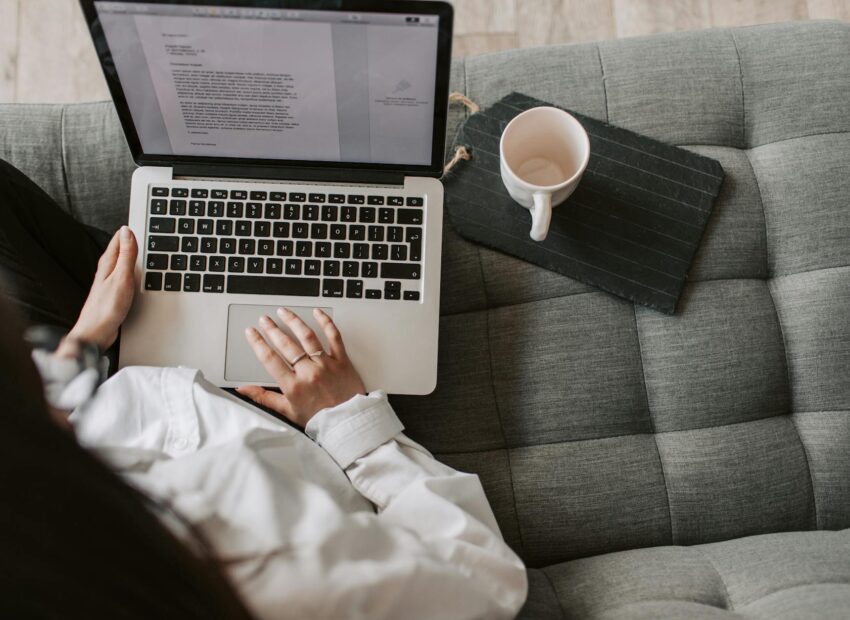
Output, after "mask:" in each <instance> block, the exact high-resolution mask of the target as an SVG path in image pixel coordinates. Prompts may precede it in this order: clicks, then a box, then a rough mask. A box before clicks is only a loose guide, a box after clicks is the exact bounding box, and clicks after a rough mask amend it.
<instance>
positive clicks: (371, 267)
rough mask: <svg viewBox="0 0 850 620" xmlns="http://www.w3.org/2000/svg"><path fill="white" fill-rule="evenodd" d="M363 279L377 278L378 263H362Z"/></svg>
mask: <svg viewBox="0 0 850 620" xmlns="http://www.w3.org/2000/svg"><path fill="white" fill-rule="evenodd" d="M363 277H364V278H377V277H378V263H373V262H372V261H369V262H367V263H363Z"/></svg>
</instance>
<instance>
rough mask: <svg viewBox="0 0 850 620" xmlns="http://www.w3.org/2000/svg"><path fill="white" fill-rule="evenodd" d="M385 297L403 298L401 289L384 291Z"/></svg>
mask: <svg viewBox="0 0 850 620" xmlns="http://www.w3.org/2000/svg"><path fill="white" fill-rule="evenodd" d="M384 299H401V291H384Z"/></svg>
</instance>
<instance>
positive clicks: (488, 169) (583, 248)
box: [443, 93, 724, 314]
mask: <svg viewBox="0 0 850 620" xmlns="http://www.w3.org/2000/svg"><path fill="white" fill-rule="evenodd" d="M541 105H551V104H547V103H546V102H543V101H540V100H537V99H534V98H532V97H528V96H526V95H522V94H519V93H511V94H510V95H508V96H507V97H505V98H503V99H501V100H500V101H498V102H497V103H496V104H494V105H493V106H492V107H490V108H487V109H485V110H482V111H481V112H479V113H477V114H473V115H472V116H470V117H469V118H468V119H467V120H466V121H465V123H464V124H463V125H462V126H461V128H460V130H459V133H458V136H457V138H456V140H455V144H456V145H464V146H466V147H467V148H468V149H469V150H470V151H471V154H472V159H471V160H469V161H461V162H459V163H458V164H457V166H455V167H454V168H453V169H452V170H451V171H450V172H449V173H447V174H446V176H445V177H444V179H443V184H444V186H445V190H446V207H447V210H448V215H449V220H450V221H451V223H452V226H453V227H454V228H455V230H457V231H458V233H459V234H460V235H462V236H464V237H466V238H468V239H470V240H472V241H475V242H477V243H480V244H482V245H485V246H487V247H490V248H493V249H496V250H500V251H502V252H505V253H507V254H511V255H513V256H516V257H518V258H522V259H524V260H526V261H528V262H530V263H533V264H535V265H539V266H540V267H544V268H546V269H550V270H552V271H556V272H558V273H561V274H563V275H565V276H570V277H572V278H575V279H576V280H580V281H582V282H585V283H586V284H590V285H592V286H596V287H597V288H600V289H602V290H604V291H607V292H609V293H613V294H614V295H618V296H619V297H624V298H626V299H629V300H631V301H634V302H636V303H639V304H642V305H645V306H649V307H650V308H654V309H655V310H659V311H661V312H664V313H665V314H673V313H674V312H675V310H676V303H677V302H678V299H679V295H680V294H681V291H682V287H683V285H684V282H685V279H686V277H687V273H688V269H689V268H690V266H691V262H692V261H693V258H694V255H695V254H696V251H697V248H698V246H699V243H700V239H701V238H702V235H703V232H704V230H705V226H706V223H707V222H708V218H709V216H710V215H711V210H712V207H713V205H714V200H715V198H716V197H717V194H718V193H719V191H720V186H721V184H722V182H723V176H724V173H723V168H722V167H721V165H720V163H719V162H717V161H715V160H713V159H709V158H707V157H702V156H700V155H696V154H694V153H691V152H689V151H686V150H684V149H681V148H677V147H674V146H670V145H667V144H664V143H662V142H658V141H657V140H652V139H650V138H647V137H644V136H641V135H638V134H636V133H634V132H631V131H628V130H625V129H621V128H618V127H614V126H611V125H608V124H606V123H603V122H602V121H598V120H595V119H592V118H589V117H587V116H583V115H581V114H578V113H576V112H573V111H571V110H567V111H568V112H570V114H572V115H573V116H575V117H576V118H577V119H578V120H579V122H581V124H582V125H583V126H584V128H585V129H586V130H587V133H588V135H589V136H590V151H591V154H590V162H589V163H588V166H587V170H586V171H585V173H584V176H583V177H582V180H581V182H580V183H579V186H578V188H577V189H576V191H575V192H574V193H573V195H572V196H570V197H569V198H568V199H567V200H566V202H564V203H563V204H562V205H560V206H559V207H557V208H556V209H554V210H553V211H552V223H551V225H550V227H549V235H548V236H547V238H546V240H545V241H542V242H536V241H532V240H531V238H530V237H529V234H528V233H529V230H530V228H531V214H530V213H529V212H528V211H527V210H526V209H524V208H522V207H521V206H519V205H518V204H517V203H515V202H514V201H513V200H512V199H511V197H510V196H509V195H508V192H507V190H506V189H505V187H504V185H503V184H502V181H501V176H500V173H499V138H500V137H501V134H502V131H503V130H504V128H505V126H506V125H507V124H508V122H509V121H510V120H511V119H512V118H513V117H514V116H516V115H517V114H519V113H520V112H522V111H524V110H528V109H529V108H533V107H536V106H541Z"/></svg>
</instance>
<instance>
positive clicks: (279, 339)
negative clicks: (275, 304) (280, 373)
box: [260, 315, 304, 366]
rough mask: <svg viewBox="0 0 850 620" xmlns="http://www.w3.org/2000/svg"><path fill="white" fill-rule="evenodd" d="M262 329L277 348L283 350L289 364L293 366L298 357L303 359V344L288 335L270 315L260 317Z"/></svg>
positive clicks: (284, 357) (282, 352)
mask: <svg viewBox="0 0 850 620" xmlns="http://www.w3.org/2000/svg"><path fill="white" fill-rule="evenodd" d="M260 329H262V330H263V333H264V334H265V335H266V337H267V338H268V339H269V340H271V342H272V344H273V345H274V346H275V348H276V349H277V350H278V351H280V352H281V354H282V355H283V359H285V360H286V363H287V365H289V366H292V365H293V364H292V363H293V362H296V360H298V358H301V359H303V357H302V356H303V355H304V349H302V348H301V345H299V344H298V343H297V342H295V341H294V340H293V339H292V338H290V337H289V336H287V335H286V334H285V333H284V332H283V330H282V329H280V327H278V326H277V323H275V322H274V321H272V320H271V318H270V317H267V316H265V315H263V316H261V317H260ZM296 363H298V362H296Z"/></svg>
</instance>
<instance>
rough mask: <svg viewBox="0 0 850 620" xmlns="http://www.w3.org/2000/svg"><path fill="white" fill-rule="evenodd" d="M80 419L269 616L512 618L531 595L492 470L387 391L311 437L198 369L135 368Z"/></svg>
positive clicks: (106, 388)
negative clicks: (453, 447)
mask: <svg viewBox="0 0 850 620" xmlns="http://www.w3.org/2000/svg"><path fill="white" fill-rule="evenodd" d="M71 421H72V423H73V425H74V427H75V430H76V433H77V436H78V438H79V440H80V442H81V443H82V444H83V445H85V446H87V447H89V448H92V449H94V450H96V451H97V452H98V453H99V454H100V455H101V456H102V457H104V458H105V459H106V460H107V461H108V462H109V463H110V464H111V465H112V466H113V467H114V468H116V469H117V470H118V471H119V473H120V474H121V475H123V476H124V477H125V479H127V480H128V482H130V483H131V484H134V485H135V486H137V487H138V488H140V489H141V490H142V491H144V492H145V493H147V494H148V495H150V496H152V497H155V498H158V499H159V500H160V501H163V502H166V503H169V504H170V505H171V506H172V507H173V508H175V509H176V510H177V511H178V512H179V513H181V514H182V515H183V516H184V517H185V518H186V519H188V520H189V521H190V522H192V523H194V524H195V525H196V526H197V527H198V528H199V529H200V530H201V531H202V532H203V533H204V534H205V535H206V537H207V538H208V539H209V541H210V543H211V545H212V546H213V548H214V549H215V551H216V553H217V554H218V557H219V559H220V560H221V561H222V562H223V564H224V566H225V569H226V570H227V572H228V573H229V575H230V576H231V578H232V580H233V582H234V583H235V585H236V588H237V590H238V591H239V592H240V594H241V595H242V598H243V600H244V601H245V602H246V604H247V605H248V607H249V608H250V609H251V610H252V611H253V612H254V614H255V615H257V616H258V617H260V618H276V619H277V618H298V619H301V618H305V619H306V618H329V619H334V620H335V619H340V618H364V619H367V618H368V619H370V620H373V619H375V620H377V619H382V618H393V619H395V618H399V619H406V618H447V619H449V618H450V619H452V620H459V619H463V618H487V619H490V618H512V617H513V616H514V615H515V614H516V613H517V611H518V610H519V608H520V607H521V606H522V604H523V602H524V601H525V597H526V594H527V587H528V586H527V580H526V574H525V569H524V567H523V564H522V562H521V560H520V559H519V558H518V557H517V556H516V554H514V553H513V551H511V549H510V548H509V547H508V546H507V545H506V544H505V542H504V540H503V539H502V536H501V534H500V532H499V528H498V525H497V524H496V520H495V518H494V517H493V512H492V510H491V509H490V505H489V504H488V502H487V499H486V497H485V495H484V491H483V490H482V488H481V484H480V482H479V480H478V477H477V476H475V475H472V474H465V473H461V472H457V471H455V470H453V469H451V468H449V467H447V466H445V465H442V464H441V463H439V462H437V461H436V460H435V459H434V458H433V457H432V456H431V455H430V454H429V453H428V452H427V451H426V450H425V449H424V448H422V447H421V446H419V445H418V444H416V443H414V442H413V441H411V440H410V439H408V438H407V437H405V436H404V435H403V434H402V430H403V426H402V424H401V422H400V421H399V420H398V418H397V417H396V415H395V413H394V412H393V410H392V408H391V407H390V405H389V403H388V401H387V398H386V396H385V395H384V394H383V393H382V392H373V393H372V394H369V395H368V396H362V395H361V396H355V397H354V398H353V399H351V400H350V401H348V402H347V403H343V404H342V405H338V406H337V407H333V408H331V409H325V410H323V411H321V412H319V413H318V414H316V416H315V417H313V419H311V420H310V423H309V424H308V425H307V429H306V431H307V435H309V436H305V435H304V434H302V433H299V432H298V431H296V430H295V429H292V428H291V427H289V426H288V425H286V424H284V423H283V422H280V421H279V420H276V419H275V418H273V417H271V416H267V415H266V414H265V413H263V412H261V411H260V410H259V409H257V408H255V407H252V406H250V405H247V404H245V403H243V402H242V401H240V400H239V399H238V398H236V397H234V396H232V395H230V394H228V393H226V392H224V391H222V390H220V389H218V388H216V387H214V386H213V385H211V384H210V383H208V382H207V381H206V380H205V379H204V378H203V375H202V374H201V373H200V372H199V371H197V370H191V369H186V368H147V367H134V368H128V369H124V370H122V371H121V372H119V373H117V374H116V375H115V376H113V377H112V378H111V379H110V380H109V381H107V382H106V383H104V385H103V386H101V388H100V390H99V391H98V392H97V394H96V396H95V398H94V399H93V400H92V401H91V402H90V403H89V404H87V405H86V406H85V407H83V408H82V409H78V410H77V411H75V412H74V414H73V415H72V416H71ZM435 423H439V422H438V420H437V419H436V418H435ZM175 531H177V533H178V535H180V534H181V532H180V531H179V530H177V529H176V528H175Z"/></svg>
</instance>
